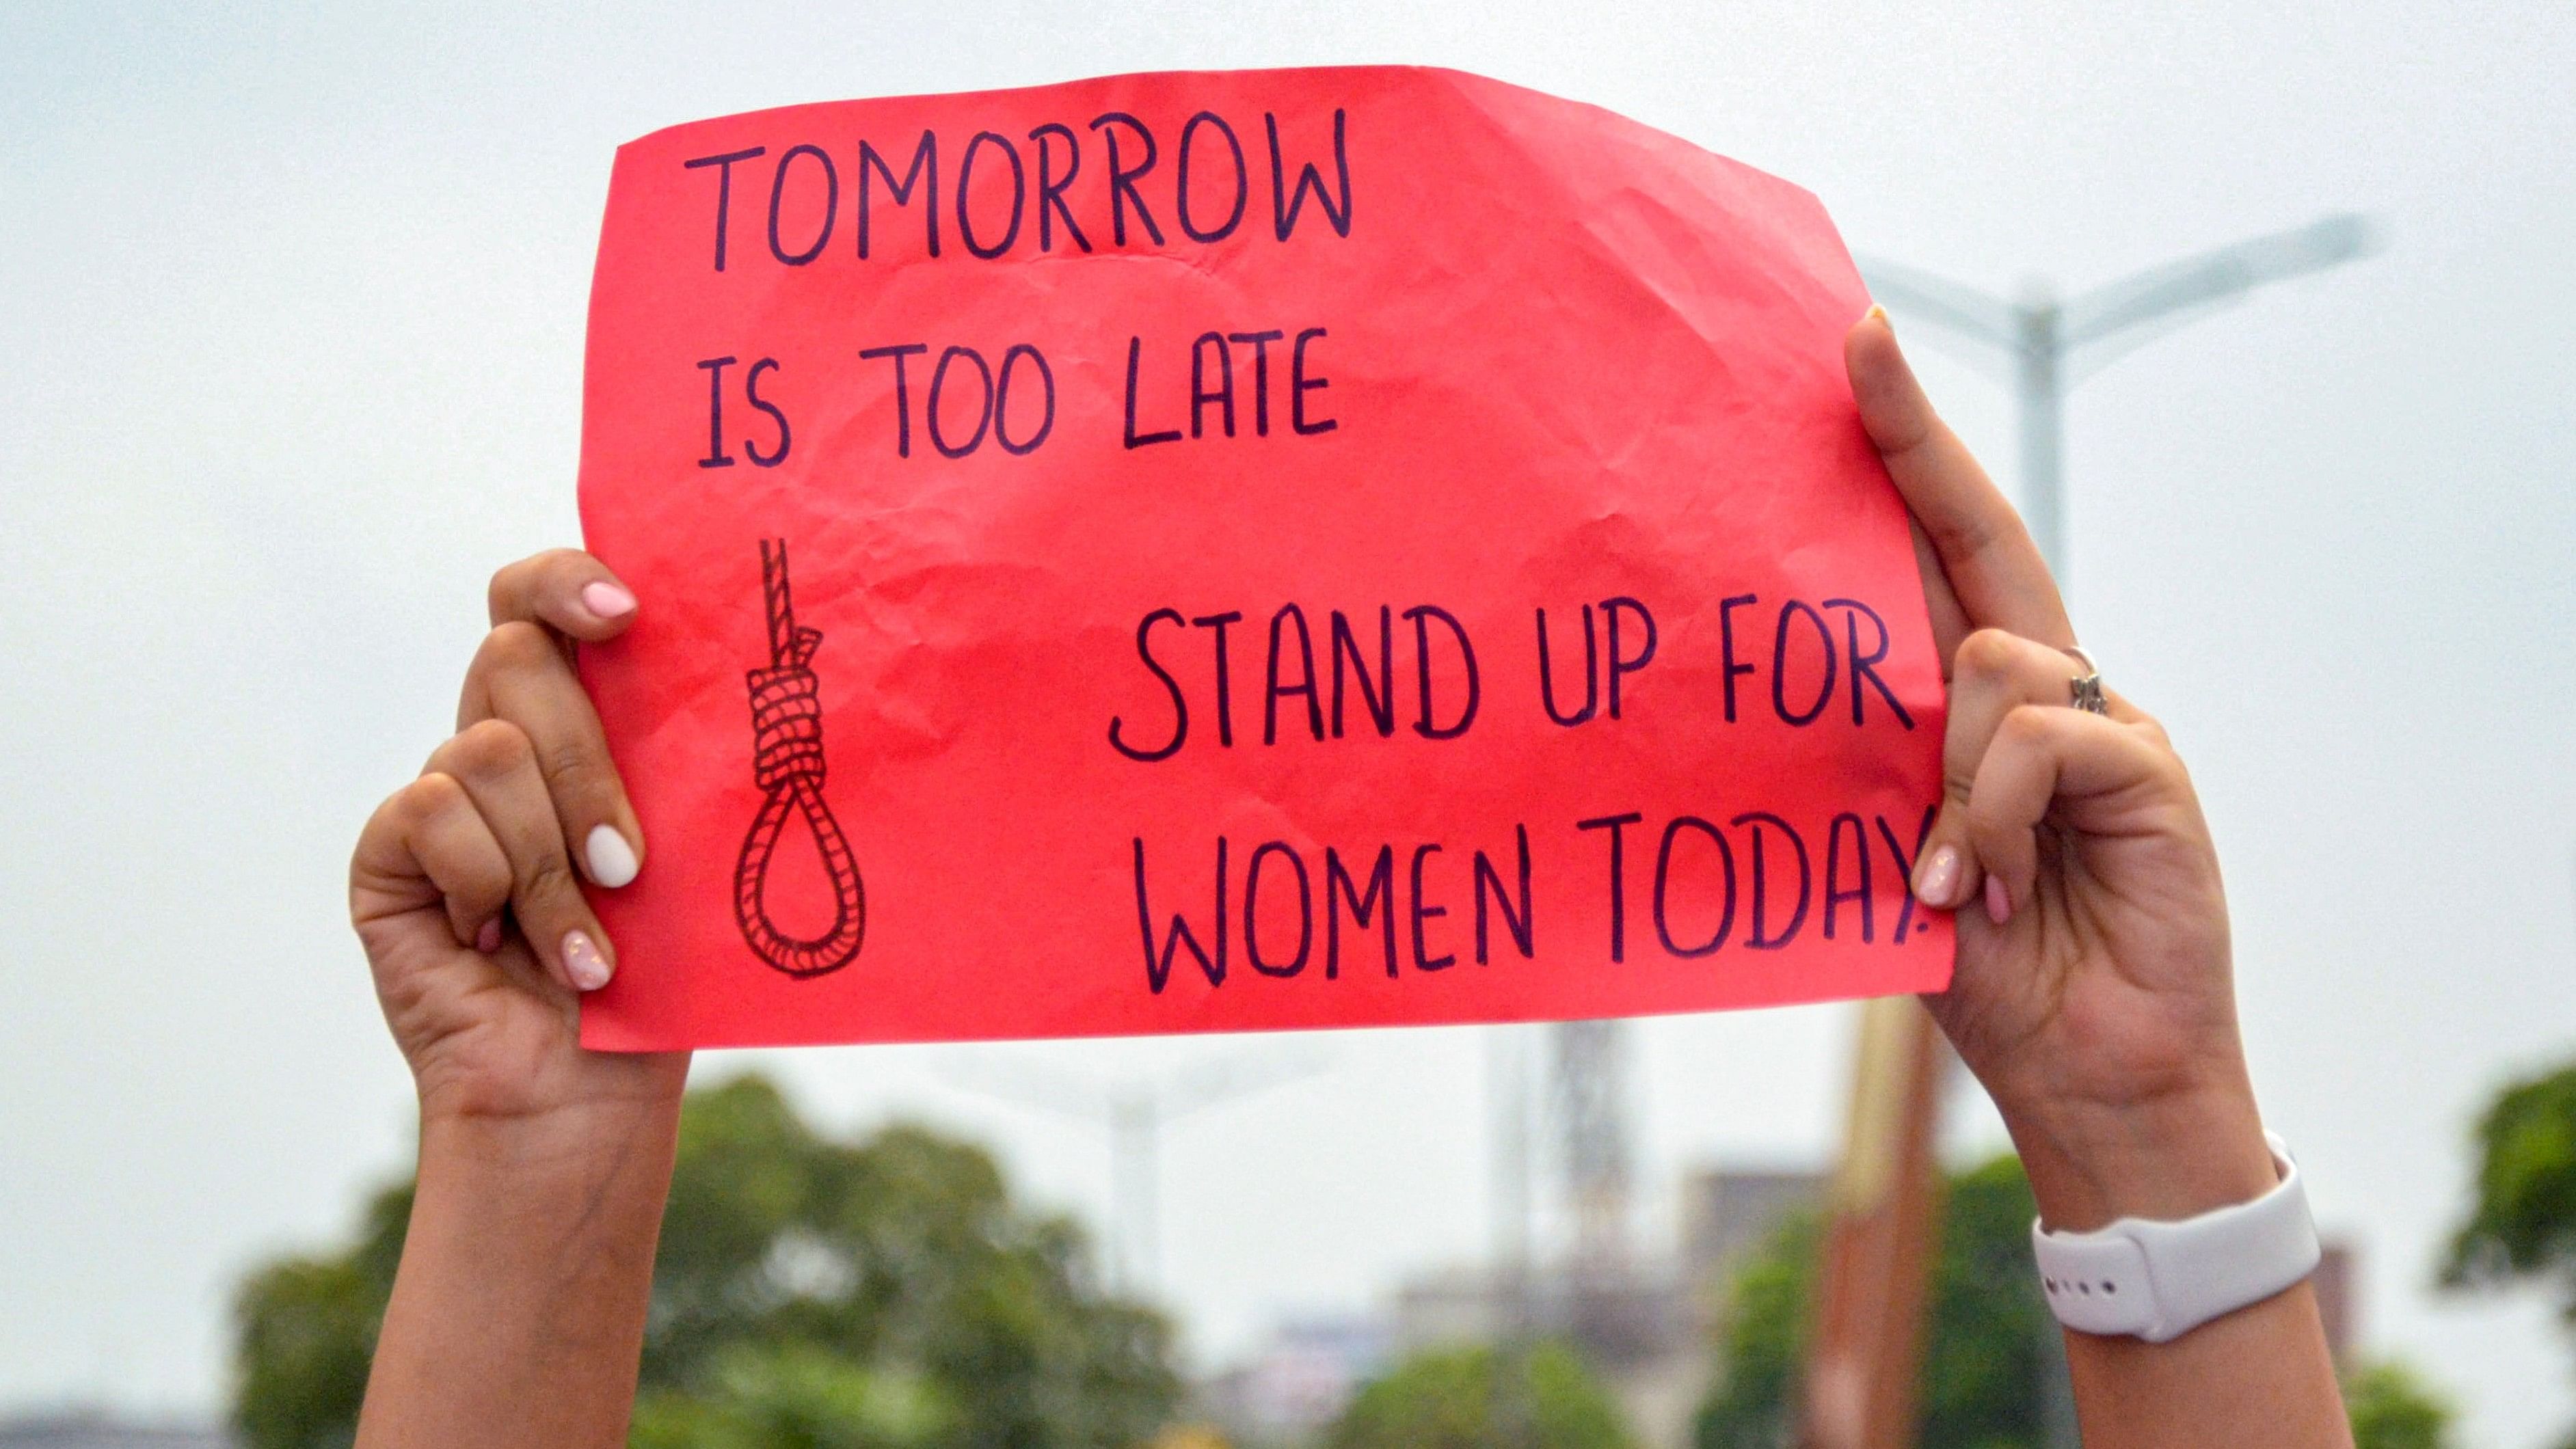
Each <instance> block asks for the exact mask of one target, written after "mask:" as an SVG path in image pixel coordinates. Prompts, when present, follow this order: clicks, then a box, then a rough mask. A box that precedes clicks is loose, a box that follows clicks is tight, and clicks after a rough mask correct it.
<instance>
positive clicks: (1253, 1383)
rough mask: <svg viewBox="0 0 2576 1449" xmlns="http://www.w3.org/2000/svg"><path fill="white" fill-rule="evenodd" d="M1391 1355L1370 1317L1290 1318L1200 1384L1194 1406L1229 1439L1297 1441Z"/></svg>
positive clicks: (1383, 1330)
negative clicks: (1256, 1346)
mask: <svg viewBox="0 0 2576 1449" xmlns="http://www.w3.org/2000/svg"><path fill="white" fill-rule="evenodd" d="M1393 1357H1394V1341H1393V1336H1392V1334H1391V1333H1390V1332H1389V1330H1388V1328H1387V1326H1386V1325H1385V1324H1384V1323H1382V1322H1380V1321H1378V1320H1376V1319H1374V1318H1308V1319H1300V1320H1293V1321H1291V1322H1288V1323H1285V1324H1282V1325H1281V1326H1280V1327H1279V1328H1277V1329H1276V1330H1274V1331H1273V1332H1272V1334H1271V1337H1270V1341H1269V1342H1267V1343H1265V1344H1264V1345H1262V1347H1261V1348H1260V1349H1259V1350H1258V1351H1257V1352H1255V1353H1254V1354H1253V1355H1252V1356H1251V1357H1250V1358H1248V1359H1246V1360H1245V1361H1244V1362H1242V1363H1241V1364H1238V1365H1236V1366H1235V1367H1234V1368H1232V1369H1229V1370H1227V1371H1226V1372H1224V1373H1221V1374H1218V1375H1216V1376H1215V1377H1214V1378H1211V1379H1209V1380H1207V1381H1206V1382H1205V1383H1203V1384H1201V1385H1200V1386H1199V1390H1198V1397H1199V1407H1200V1408H1201V1410H1202V1411H1203V1412H1204V1413H1205V1414H1206V1415H1207V1417H1208V1418H1210V1419H1212V1420H1214V1421H1215V1422H1216V1423H1217V1424H1218V1425H1219V1426H1221V1427H1222V1428H1223V1429H1224V1430H1225V1431H1226V1433H1227V1434H1229V1435H1231V1436H1232V1437H1233V1438H1234V1439H1235V1440H1236V1441H1237V1442H1240V1443H1243V1444H1251V1445H1278V1444H1303V1443H1306V1442H1309V1441H1311V1440H1312V1439H1313V1438H1314V1437H1315V1436H1316V1435H1317V1434H1318V1433H1320V1432H1321V1431H1322V1430H1323V1429H1324V1427H1325V1426H1326V1425H1328V1424H1330V1423H1332V1422H1333V1421H1334V1420H1335V1419H1338V1418H1340V1417H1341V1416H1342V1410H1344V1409H1346V1408H1348V1407H1350V1402H1351V1399H1352V1397H1353V1396H1354V1395H1356V1394H1357V1393H1358V1392H1359V1391H1360V1387H1361V1385H1363V1384H1366V1383H1367V1382H1368V1381H1369V1380H1370V1379H1373V1378H1375V1377H1377V1376H1378V1375H1379V1374H1380V1373H1382V1372H1384V1371H1385V1369H1386V1367H1387V1365H1388V1363H1389V1362H1390V1361H1391V1360H1392V1359H1393Z"/></svg>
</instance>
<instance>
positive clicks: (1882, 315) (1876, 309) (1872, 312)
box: [1860, 302, 1896, 332]
mask: <svg viewBox="0 0 2576 1449" xmlns="http://www.w3.org/2000/svg"><path fill="white" fill-rule="evenodd" d="M1860 320H1862V321H1863V322H1885V323H1886V324H1887V330H1888V331H1890V332H1893V331H1895V330H1896V323H1895V321H1894V320H1893V319H1892V318H1890V317H1889V316H1888V315H1887V309H1886V308H1885V307H1882V306H1880V305H1878V304H1877V303H1876V302H1872V303H1870V304H1869V310H1868V311H1866V312H1863V313H1861V314H1860Z"/></svg>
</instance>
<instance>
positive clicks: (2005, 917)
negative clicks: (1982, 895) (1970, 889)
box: [1986, 875, 2012, 926]
mask: <svg viewBox="0 0 2576 1449" xmlns="http://www.w3.org/2000/svg"><path fill="white" fill-rule="evenodd" d="M1986 919H1987V920H1989V921H1992V922H1994V923H1995V924H1996V925H1998V926H2000V925H2002V924H2003V923H2004V922H2006V921H2009V920H2011V919H2012V893H2011V892H2010V891H2007V890H2005V889H2004V883H2003V881H2002V879H2001V878H1999V877H1996V876H1991V875H1990V876H1987V877H1986Z"/></svg>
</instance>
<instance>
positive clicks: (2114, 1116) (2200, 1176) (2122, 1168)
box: [2004, 1079, 2280, 1232]
mask: <svg viewBox="0 0 2576 1449" xmlns="http://www.w3.org/2000/svg"><path fill="white" fill-rule="evenodd" d="M2004 1121H2005V1125H2006V1127H2007V1128H2009V1129H2010V1131H2011V1132H2012V1137H2013V1145H2014V1147H2015V1148H2016V1149H2017V1150H2018V1151H2019V1152H2020V1154H2021V1159H2022V1166H2023V1169H2024V1170H2025V1171H2026V1172H2027V1173H2028V1175H2029V1178H2030V1186H2031V1195H2032V1196H2033V1197H2034V1198H2035V1199H2036V1200H2037V1202H2038V1205H2039V1213H2040V1218H2041V1221H2042V1222H2044V1223H2045V1224H2046V1225H2047V1226H2048V1227H2049V1228H2051V1229H2053V1230H2057V1231H2063V1232H2090V1231H2092V1230H2094V1229H2096V1228H2100V1227H2102V1226H2104V1225H2105V1224H2107V1223H2110V1222H2112V1221H2114V1220H2115V1219H2118V1218H2124V1217H2130V1218H2144V1219H2148V1220H2151V1221H2162V1222H2174V1221H2180V1220H2182V1219H2186V1218H2192V1217H2197V1216H2199V1215H2201V1214H2203V1213H2206V1212H2210V1211H2213V1210H2215V1209H2218V1208H2223V1207H2230V1206H2234V1205H2236V1204H2240V1203H2246V1202H2251V1201H2253V1200H2254V1199H2256V1198H2258V1197H2261V1196H2262V1195H2263V1194H2264V1193H2266V1192H2269V1191H2270V1190H2271V1189H2272V1188H2273V1187H2274V1186H2275V1185H2276V1184H2277V1183H2278V1182H2279V1180H2280V1174H2279V1171H2278V1169H2277V1168H2276V1166H2275V1165H2274V1163H2273V1161H2272V1153H2271V1149H2270V1148H2269V1147H2268V1146H2267V1145H2265V1143H2264V1140H2263V1122H2262V1116H2261V1114H2260V1113H2259V1112H2258V1111H2257V1110H2256V1108H2255V1105H2254V1094H2253V1091H2252V1089H2251V1087H2250V1086H2248V1085H2246V1084H2245V1083H2243V1082H2242V1081H2241V1079H2240V1080H2239V1081H2236V1082H2224V1083H2212V1084H2208V1085H2205V1086H2198V1087H2193V1088H2190V1089H2185V1090H2177V1091H2172V1092H2167V1093H2163V1094H2159V1095H2157V1096H2155V1097H2153V1098H2149V1099H2145V1100H2140V1101H2135V1102H2122V1103H2100V1102H2080V1103H2064V1102H2058V1103H2049V1104H2046V1105H2044V1106H2040V1107H2036V1108H2022V1109H2019V1110H2015V1109H2011V1108H2007V1109H2006V1110H2005V1113H2004Z"/></svg>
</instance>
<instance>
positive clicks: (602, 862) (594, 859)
mask: <svg viewBox="0 0 2576 1449" xmlns="http://www.w3.org/2000/svg"><path fill="white" fill-rule="evenodd" d="M582 854H583V855H584V856H586V857H588V858H589V861H590V878H591V880H592V881H593V882H594V883H596V884H599V885H603V886H606V887H607V888H608V889H610V890H615V889H617V888H618V887H619V886H622V885H624V884H626V883H627V882H628V881H631V880H633V879H635V847H633V846H631V845H628V844H627V843H626V837H625V836H623V835H620V834H618V833H617V827H615V826H613V825H599V826H594V827H592V829H591V832H590V838H589V839H588V840H586V841H583V842H582Z"/></svg>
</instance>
